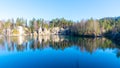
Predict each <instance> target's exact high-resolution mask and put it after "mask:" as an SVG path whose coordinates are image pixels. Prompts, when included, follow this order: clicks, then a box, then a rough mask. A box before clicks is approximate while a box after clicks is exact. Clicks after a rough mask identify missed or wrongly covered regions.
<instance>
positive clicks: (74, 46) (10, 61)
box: [0, 36, 120, 68]
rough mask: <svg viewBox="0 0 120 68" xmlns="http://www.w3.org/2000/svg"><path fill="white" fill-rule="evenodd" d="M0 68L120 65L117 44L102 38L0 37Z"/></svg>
mask: <svg viewBox="0 0 120 68" xmlns="http://www.w3.org/2000/svg"><path fill="white" fill-rule="evenodd" d="M0 68H120V46H119V45H115V44H114V43H112V42H111V41H110V40H107V39H105V38H94V39H93V38H77V37H65V36H64V37H63V36H39V37H23V36H19V37H1V38H0Z"/></svg>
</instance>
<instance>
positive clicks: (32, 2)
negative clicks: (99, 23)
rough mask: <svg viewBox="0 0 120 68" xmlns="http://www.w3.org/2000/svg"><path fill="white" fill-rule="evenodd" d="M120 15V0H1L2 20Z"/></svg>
mask: <svg viewBox="0 0 120 68" xmlns="http://www.w3.org/2000/svg"><path fill="white" fill-rule="evenodd" d="M116 16H120V0H0V20H1V19H9V18H14V19H16V18H17V17H20V18H21V17H23V18H25V19H32V18H33V17H34V18H36V19H39V18H44V19H45V20H51V19H54V18H62V17H64V18H65V19H68V20H74V21H77V20H81V19H89V18H91V17H92V18H94V19H100V18H103V17H116Z"/></svg>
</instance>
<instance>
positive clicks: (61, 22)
mask: <svg viewBox="0 0 120 68" xmlns="http://www.w3.org/2000/svg"><path fill="white" fill-rule="evenodd" d="M17 26H22V27H25V28H24V29H26V30H25V32H26V33H33V32H34V31H38V29H39V28H40V27H42V28H47V29H52V28H54V27H59V28H64V29H69V30H68V31H67V32H68V34H69V35H77V36H103V35H108V36H109V35H111V34H115V33H119V32H120V17H107V18H102V19H99V20H95V19H92V18H91V19H88V20H81V21H77V22H74V21H72V20H66V19H64V18H56V19H52V20H51V21H46V20H44V19H41V18H40V19H35V18H33V19H32V20H30V21H27V20H26V19H23V18H17V19H16V20H14V19H9V20H7V21H0V33H1V34H2V33H3V31H2V30H3V29H8V28H10V29H13V32H16V31H17V30H16V27H17ZM115 35H116V34H115ZM115 35H113V36H115Z"/></svg>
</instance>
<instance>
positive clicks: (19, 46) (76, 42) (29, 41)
mask: <svg viewBox="0 0 120 68" xmlns="http://www.w3.org/2000/svg"><path fill="white" fill-rule="evenodd" d="M72 46H75V47H77V48H79V50H81V51H87V52H89V53H92V52H94V51H96V50H97V49H103V50H105V49H106V48H109V49H114V48H117V49H119V48H120V47H119V46H117V45H115V44H113V43H112V41H110V40H107V39H105V38H77V37H67V36H66V37H63V36H39V37H24V36H19V37H5V38H4V39H3V38H1V39H0V49H1V48H3V49H4V50H5V49H6V50H8V51H25V50H37V49H38V50H42V49H45V48H47V47H51V48H53V49H56V50H58V49H60V50H64V49H65V48H68V47H72ZM3 49H2V50H3ZM117 54H118V55H117V56H119V54H120V53H119V52H117Z"/></svg>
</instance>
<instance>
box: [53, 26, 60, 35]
mask: <svg viewBox="0 0 120 68" xmlns="http://www.w3.org/2000/svg"><path fill="white" fill-rule="evenodd" d="M59 31H60V28H59V27H54V28H52V29H51V34H56V35H57V34H59Z"/></svg>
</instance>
